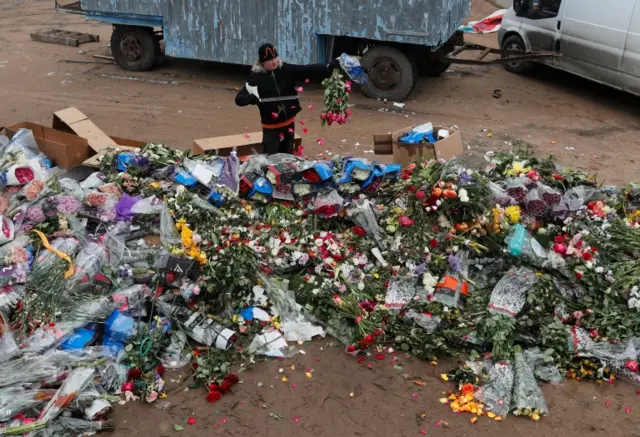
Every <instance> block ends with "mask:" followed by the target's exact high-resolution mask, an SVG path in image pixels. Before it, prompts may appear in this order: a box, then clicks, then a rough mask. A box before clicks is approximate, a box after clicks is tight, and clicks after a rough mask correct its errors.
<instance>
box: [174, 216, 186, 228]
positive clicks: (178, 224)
mask: <svg viewBox="0 0 640 437" xmlns="http://www.w3.org/2000/svg"><path fill="white" fill-rule="evenodd" d="M186 224H187V219H186V218H184V217H183V218H181V219H180V220H178V221H177V222H176V229H177V230H181V229H182V227H183V226H184V225H186Z"/></svg>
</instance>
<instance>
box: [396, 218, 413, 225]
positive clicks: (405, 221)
mask: <svg viewBox="0 0 640 437" xmlns="http://www.w3.org/2000/svg"><path fill="white" fill-rule="evenodd" d="M398 223H400V225H402V226H405V227H409V226H411V225H412V224H413V220H411V219H410V218H409V217H407V216H404V215H403V216H401V217H399V218H398Z"/></svg>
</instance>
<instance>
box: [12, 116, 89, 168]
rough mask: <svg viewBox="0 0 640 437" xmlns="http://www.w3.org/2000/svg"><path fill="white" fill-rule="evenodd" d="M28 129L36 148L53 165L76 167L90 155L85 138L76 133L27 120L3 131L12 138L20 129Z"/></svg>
mask: <svg viewBox="0 0 640 437" xmlns="http://www.w3.org/2000/svg"><path fill="white" fill-rule="evenodd" d="M23 128H24V129H30V130H31V131H32V132H33V136H34V137H35V139H36V142H37V143H38V148H39V149H40V151H41V152H42V153H44V154H45V155H47V157H49V158H50V159H51V160H52V161H53V163H54V165H57V166H58V167H61V168H64V169H70V168H74V167H77V166H79V165H81V164H82V162H83V161H84V160H85V159H87V158H88V157H89V156H90V150H89V146H88V145H87V140H86V139H84V138H80V137H79V136H77V135H73V134H68V133H64V132H60V131H59V130H55V129H52V128H50V127H46V126H42V125H40V124H37V123H31V122H28V121H25V122H22V123H16V124H12V125H11V126H8V127H7V128H6V129H5V131H6V132H7V134H8V135H7V136H8V137H9V138H12V137H13V136H14V135H15V134H16V132H17V131H19V130H20V129H23Z"/></svg>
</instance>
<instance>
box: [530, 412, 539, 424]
mask: <svg viewBox="0 0 640 437" xmlns="http://www.w3.org/2000/svg"><path fill="white" fill-rule="evenodd" d="M531 420H533V421H535V422H537V421H538V420H540V415H539V414H538V413H533V414H532V415H531Z"/></svg>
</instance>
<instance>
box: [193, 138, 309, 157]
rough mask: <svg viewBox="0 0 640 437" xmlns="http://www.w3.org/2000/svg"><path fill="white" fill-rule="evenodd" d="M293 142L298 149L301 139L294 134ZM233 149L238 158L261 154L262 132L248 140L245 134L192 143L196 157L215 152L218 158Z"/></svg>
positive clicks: (226, 154)
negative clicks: (256, 153) (235, 149)
mask: <svg viewBox="0 0 640 437" xmlns="http://www.w3.org/2000/svg"><path fill="white" fill-rule="evenodd" d="M293 142H294V145H295V146H296V147H298V146H299V145H300V144H302V137H301V136H300V135H298V134H296V136H295V139H294V141H293ZM234 147H236V148H237V151H238V156H246V155H252V154H253V151H254V150H255V151H256V152H258V153H262V132H251V133H249V138H247V137H245V134H238V135H228V136H225V137H213V138H202V139H200V140H195V141H194V142H193V148H192V151H193V153H194V154H196V155H202V154H205V153H215V152H216V151H217V152H218V155H220V156H229V154H230V153H231V151H232V150H233V148H234Z"/></svg>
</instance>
